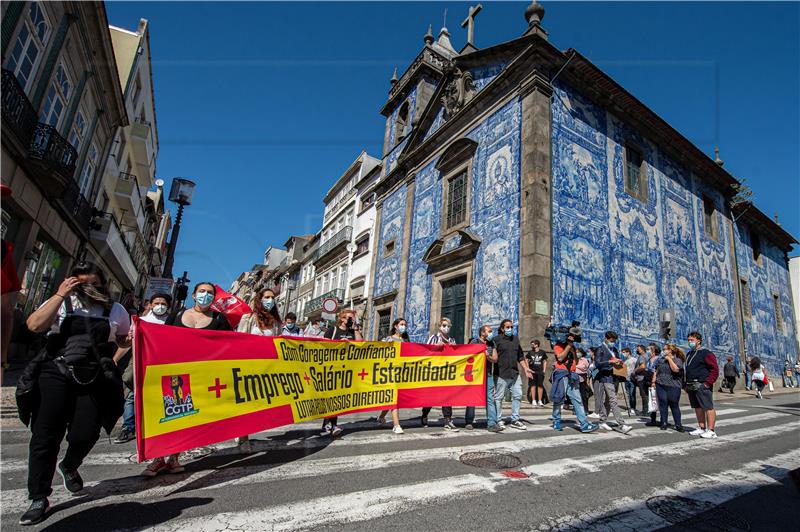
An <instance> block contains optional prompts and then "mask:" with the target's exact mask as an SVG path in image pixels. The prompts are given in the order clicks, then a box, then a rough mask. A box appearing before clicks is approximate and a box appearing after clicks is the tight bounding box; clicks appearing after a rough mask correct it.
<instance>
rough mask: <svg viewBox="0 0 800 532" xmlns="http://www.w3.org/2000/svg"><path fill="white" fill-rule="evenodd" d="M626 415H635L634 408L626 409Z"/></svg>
mask: <svg viewBox="0 0 800 532" xmlns="http://www.w3.org/2000/svg"><path fill="white" fill-rule="evenodd" d="M628 415H629V416H631V417H636V410H634V409H633V408H631V409H630V410H628Z"/></svg>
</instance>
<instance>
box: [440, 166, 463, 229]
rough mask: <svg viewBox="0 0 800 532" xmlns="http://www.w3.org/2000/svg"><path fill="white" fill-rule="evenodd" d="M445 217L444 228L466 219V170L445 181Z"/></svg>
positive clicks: (461, 222) (454, 225)
mask: <svg viewBox="0 0 800 532" xmlns="http://www.w3.org/2000/svg"><path fill="white" fill-rule="evenodd" d="M446 216H447V219H446V220H445V230H447V229H452V228H454V227H458V226H460V225H462V224H463V223H464V222H465V221H466V219H467V171H466V170H464V171H462V172H460V173H458V174H456V175H455V176H453V177H451V178H450V179H449V180H448V181H447V211H446Z"/></svg>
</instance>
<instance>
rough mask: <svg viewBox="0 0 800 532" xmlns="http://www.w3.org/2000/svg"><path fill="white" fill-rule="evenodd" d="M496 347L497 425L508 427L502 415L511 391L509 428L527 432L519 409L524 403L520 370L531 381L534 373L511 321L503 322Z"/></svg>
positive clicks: (495, 341)
mask: <svg viewBox="0 0 800 532" xmlns="http://www.w3.org/2000/svg"><path fill="white" fill-rule="evenodd" d="M494 347H495V349H496V350H497V364H495V376H496V377H497V388H496V389H495V405H496V408H497V418H498V422H497V423H498V424H499V425H500V426H502V427H505V426H506V424H505V422H504V421H503V415H502V414H503V397H504V396H505V394H506V390H508V389H511V420H510V421H509V423H508V425H507V426H509V427H511V428H515V429H517V430H527V427H526V426H525V424H524V423H523V422H522V421H521V420H520V418H519V408H520V404H521V402H522V378H521V377H520V375H519V368H520V366H522V368H523V369H524V370H525V373H526V374H527V375H528V378H529V379H530V378H532V377H533V373H532V372H531V370H530V368H529V367H528V361H527V360H525V353H524V352H523V351H522V346H521V345H520V343H519V337H517V336H515V335H514V324H513V323H512V321H511V320H503V321H502V322H501V323H500V327H498V329H497V337H495V338H494Z"/></svg>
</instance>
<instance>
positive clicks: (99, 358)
mask: <svg viewBox="0 0 800 532" xmlns="http://www.w3.org/2000/svg"><path fill="white" fill-rule="evenodd" d="M27 325H28V328H29V329H30V330H31V331H33V332H35V333H43V332H46V331H47V332H48V336H47V346H46V348H45V349H44V350H43V352H42V353H40V355H39V356H37V357H36V358H35V359H34V360H33V361H32V362H31V364H30V365H29V367H28V368H27V369H26V372H25V375H24V376H23V377H22V378H21V379H20V383H19V385H18V387H17V400H18V404H19V411H20V418H21V419H22V420H23V422H27V421H28V419H30V420H31V441H30V447H29V451H28V453H29V454H28V496H29V498H30V499H31V500H32V501H33V502H32V503H31V506H30V508H28V511H26V512H25V513H24V514H23V515H22V517H21V518H20V520H19V522H20V524H22V525H32V524H35V523H38V522H41V521H43V520H44V519H45V517H46V516H47V512H48V510H49V503H48V500H47V497H48V496H49V495H50V493H52V491H53V490H52V488H51V487H50V485H51V484H52V482H53V474H54V473H55V471H56V469H57V470H58V472H59V474H60V475H61V476H62V477H63V479H64V487H65V488H66V489H67V490H68V491H70V492H71V493H78V492H80V491H81V490H82V489H83V479H82V478H81V476H80V474H78V468H79V467H80V465H81V463H83V459H84V458H86V456H87V455H88V454H89V452H90V451H91V450H92V447H94V444H95V443H96V442H97V439H98V438H99V436H100V428H101V427H103V428H105V429H106V432H108V433H110V432H111V429H112V428H113V427H114V425H115V424H116V422H117V420H118V419H119V417H120V416H121V415H122V407H123V401H124V399H123V396H122V379H121V377H120V375H119V372H118V371H117V369H116V365H115V364H114V363H113V362H112V360H111V357H112V356H113V355H114V351H115V350H116V347H117V346H119V347H126V346H128V345H130V339H129V338H128V332H129V331H130V325H131V321H130V316H129V315H128V312H127V311H126V310H125V308H124V307H123V306H122V305H120V304H119V303H114V302H112V301H111V298H110V296H109V295H108V287H107V282H106V278H105V274H104V273H103V271H102V270H101V269H100V268H98V267H97V266H95V265H93V264H85V265H80V266H78V267H76V268H75V269H73V271H72V274H71V275H70V277H68V278H66V279H65V280H64V281H63V282H62V283H61V285H60V286H59V287H58V290H57V291H56V293H55V294H54V295H53V296H52V297H51V298H50V299H48V300H47V301H45V302H44V303H43V304H42V305H41V306H40V307H39V308H38V309H36V311H34V312H33V313H32V314H31V315H30V316H29V317H28V320H27ZM65 433H66V436H67V442H68V446H67V451H66V454H65V455H64V459H63V460H61V462H58V464H56V461H57V459H58V452H59V449H60V447H61V441H62V440H63V439H64V434H65Z"/></svg>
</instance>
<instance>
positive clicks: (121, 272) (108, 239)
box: [90, 212, 139, 286]
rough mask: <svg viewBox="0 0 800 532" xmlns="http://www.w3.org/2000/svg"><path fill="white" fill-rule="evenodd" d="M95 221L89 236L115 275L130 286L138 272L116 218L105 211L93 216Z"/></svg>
mask: <svg viewBox="0 0 800 532" xmlns="http://www.w3.org/2000/svg"><path fill="white" fill-rule="evenodd" d="M95 222H96V223H97V226H96V227H93V228H92V231H91V232H90V237H91V239H92V241H94V242H95V244H96V246H95V247H96V249H97V250H98V252H99V253H100V255H101V256H102V257H103V259H104V260H105V262H106V263H107V264H108V265H109V266H110V267H111V269H112V270H113V271H114V273H115V275H116V276H117V277H119V278H120V279H123V278H124V279H127V280H128V284H130V286H135V285H136V282H137V280H138V277H139V272H138V269H137V267H136V263H135V262H134V259H133V253H132V252H131V248H130V246H129V245H128V242H127V241H126V240H125V235H124V234H123V232H122V230H121V229H120V226H119V223H117V219H116V218H115V217H114V215H113V214H111V213H108V212H106V213H102V214H101V215H100V216H98V217H97V218H95Z"/></svg>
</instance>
